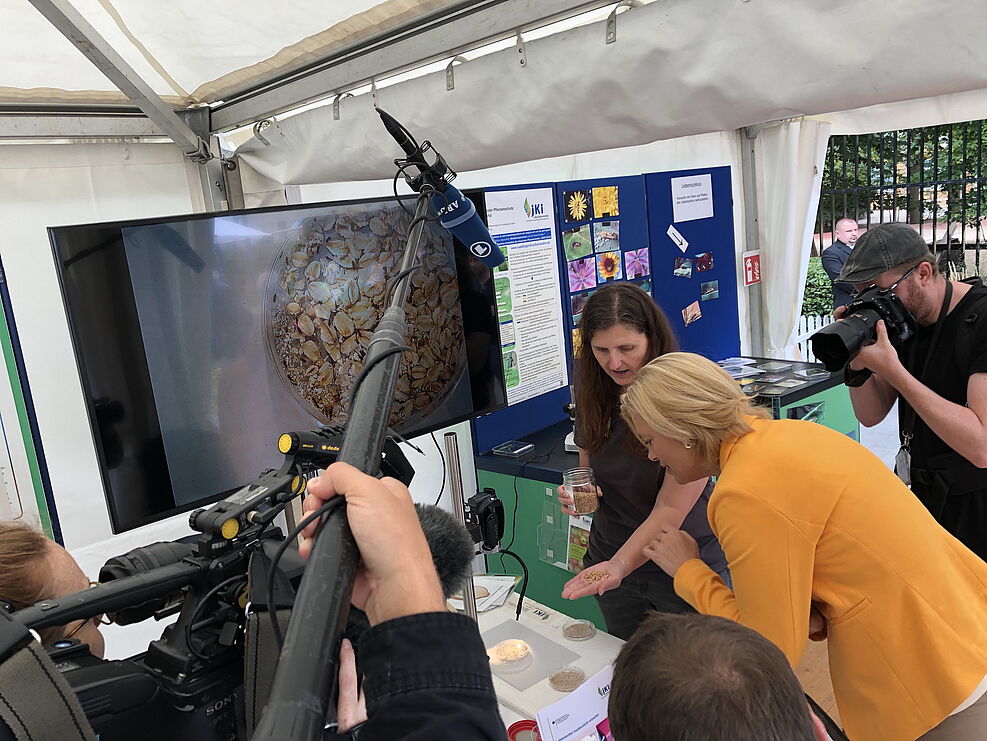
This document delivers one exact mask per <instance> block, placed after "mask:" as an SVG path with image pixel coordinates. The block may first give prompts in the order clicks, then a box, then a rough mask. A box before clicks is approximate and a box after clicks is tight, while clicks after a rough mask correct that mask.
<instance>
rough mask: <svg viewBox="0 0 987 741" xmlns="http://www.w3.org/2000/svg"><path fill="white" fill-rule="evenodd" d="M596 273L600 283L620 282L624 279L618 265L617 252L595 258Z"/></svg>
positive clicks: (618, 256) (618, 254)
mask: <svg viewBox="0 0 987 741" xmlns="http://www.w3.org/2000/svg"><path fill="white" fill-rule="evenodd" d="M596 272H597V274H598V276H599V279H600V280H599V282H600V283H606V282H607V281H614V280H620V279H621V278H623V277H624V271H623V270H622V269H621V265H620V253H619V252H604V253H603V254H601V255H597V256H596Z"/></svg>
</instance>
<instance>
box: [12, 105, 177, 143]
mask: <svg viewBox="0 0 987 741" xmlns="http://www.w3.org/2000/svg"><path fill="white" fill-rule="evenodd" d="M164 136H165V133H164V132H163V131H162V130H161V129H159V128H158V127H157V126H155V125H154V122H153V121H151V120H150V119H149V118H147V116H145V115H143V114H141V113H134V114H130V115H108V114H93V115H89V114H67V113H52V114H44V113H3V112H0V140H2V139H25V140H31V139H37V140H38V141H39V142H40V141H44V140H45V139H87V140H94V139H114V140H121V139H131V140H140V139H158V138H162V137H164Z"/></svg>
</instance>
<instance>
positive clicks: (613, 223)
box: [555, 175, 651, 375]
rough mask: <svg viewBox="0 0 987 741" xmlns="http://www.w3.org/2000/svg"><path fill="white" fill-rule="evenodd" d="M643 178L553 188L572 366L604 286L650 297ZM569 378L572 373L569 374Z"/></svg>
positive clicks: (572, 183)
mask: <svg viewBox="0 0 987 741" xmlns="http://www.w3.org/2000/svg"><path fill="white" fill-rule="evenodd" d="M644 183H645V181H644V176H643V175H635V176H630V177H620V178H594V179H592V180H570V181H568V182H564V183H558V184H557V185H556V186H555V201H556V204H557V206H556V210H557V211H558V219H559V251H560V256H559V259H560V260H561V262H562V268H563V276H564V280H563V282H562V295H563V297H564V303H565V306H564V307H563V309H564V311H565V315H566V321H567V323H568V328H569V333H568V334H569V336H568V337H567V338H566V343H567V347H568V350H569V367H570V369H571V368H572V358H573V349H574V348H573V344H574V343H575V342H578V339H577V338H578V333H577V332H576V331H575V328H576V327H577V326H578V325H579V317H580V313H581V310H582V307H583V306H584V305H585V303H586V301H587V300H588V299H589V297H590V296H592V295H593V293H594V292H595V291H596V289H598V288H599V287H600V286H603V285H606V284H607V283H618V282H622V281H631V282H633V283H635V284H637V285H638V286H640V287H641V288H642V289H643V290H645V291H646V292H648V293H651V269H650V250H649V242H650V237H649V229H648V204H647V198H646V196H645V188H644ZM570 375H571V374H570Z"/></svg>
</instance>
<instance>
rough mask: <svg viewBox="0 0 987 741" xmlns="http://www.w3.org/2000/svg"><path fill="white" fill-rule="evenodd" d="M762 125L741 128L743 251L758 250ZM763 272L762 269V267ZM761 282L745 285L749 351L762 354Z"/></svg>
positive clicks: (759, 240) (759, 242)
mask: <svg viewBox="0 0 987 741" xmlns="http://www.w3.org/2000/svg"><path fill="white" fill-rule="evenodd" d="M762 128H763V126H761V125H758V126H748V127H746V128H744V129H741V130H740V132H739V133H740V168H741V177H742V180H743V185H744V230H745V235H746V239H745V241H746V247H745V251H746V252H749V251H751V250H760V249H761V238H760V234H759V232H758V227H759V222H758V202H757V157H756V150H755V147H756V145H757V138H758V136H760V134H761V129H762ZM762 275H763V270H762ZM762 311H763V308H762V302H761V284H760V283H755V284H754V285H752V286H748V287H747V316H748V319H749V320H750V328H751V354H752V355H754V356H755V357H761V356H762V355H763V353H764V329H763V321H762V318H763V317H762Z"/></svg>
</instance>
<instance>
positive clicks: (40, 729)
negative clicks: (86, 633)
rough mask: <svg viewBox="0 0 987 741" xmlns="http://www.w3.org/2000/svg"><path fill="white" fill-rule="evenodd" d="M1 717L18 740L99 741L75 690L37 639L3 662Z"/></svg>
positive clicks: (0, 671)
mask: <svg viewBox="0 0 987 741" xmlns="http://www.w3.org/2000/svg"><path fill="white" fill-rule="evenodd" d="M0 719H2V720H3V722H4V723H6V724H7V725H8V726H9V727H10V730H11V731H12V732H13V734H14V738H15V739H17V741H52V740H53V739H58V741H96V734H95V733H94V732H93V729H92V726H90V725H89V721H88V720H86V714H85V713H84V712H83V710H82V706H81V705H79V700H78V698H77V697H76V696H75V692H73V691H72V688H71V687H69V684H68V682H66V681H65V677H63V676H62V673H61V672H60V671H58V669H57V668H56V667H55V665H54V664H53V663H52V661H51V659H50V658H49V657H48V653H47V652H46V651H45V650H44V648H42V647H41V645H40V644H39V643H38V642H37V641H30V642H29V643H26V644H25V645H24V646H23V647H21V648H20V649H18V650H16V651H14V652H13V653H11V654H10V656H9V657H8V658H7V659H6V660H5V661H4V662H2V663H0Z"/></svg>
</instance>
